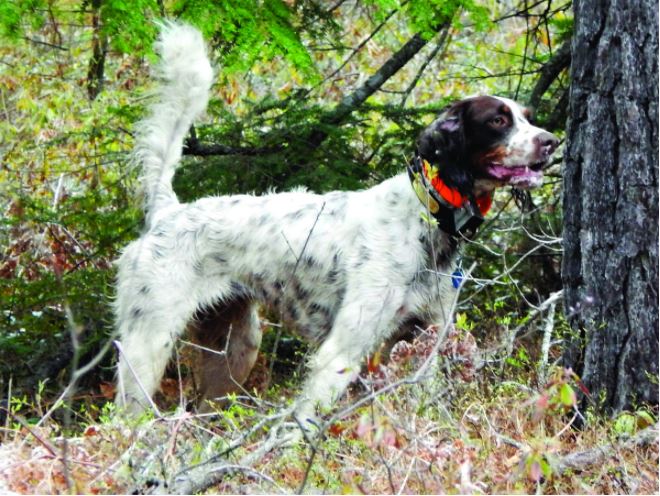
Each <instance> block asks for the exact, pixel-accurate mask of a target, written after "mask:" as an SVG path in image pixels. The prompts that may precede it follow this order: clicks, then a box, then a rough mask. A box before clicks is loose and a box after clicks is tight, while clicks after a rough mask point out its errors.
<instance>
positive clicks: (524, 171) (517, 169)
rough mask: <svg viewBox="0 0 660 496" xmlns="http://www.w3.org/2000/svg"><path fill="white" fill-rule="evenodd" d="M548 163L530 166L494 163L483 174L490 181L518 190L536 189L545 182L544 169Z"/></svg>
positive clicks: (545, 161)
mask: <svg viewBox="0 0 660 496" xmlns="http://www.w3.org/2000/svg"><path fill="white" fill-rule="evenodd" d="M547 163H548V162H547V160H543V161H539V162H534V163H531V164H528V165H503V164H501V163H498V162H492V163H489V164H487V165H486V166H485V167H484V168H483V172H484V174H485V175H486V177H487V178H488V179H493V180H495V181H500V182H503V183H505V184H508V185H511V186H515V187H516V188H523V189H528V188H536V187H538V186H540V185H541V183H542V182H543V169H544V168H545V166H546V165H547Z"/></svg>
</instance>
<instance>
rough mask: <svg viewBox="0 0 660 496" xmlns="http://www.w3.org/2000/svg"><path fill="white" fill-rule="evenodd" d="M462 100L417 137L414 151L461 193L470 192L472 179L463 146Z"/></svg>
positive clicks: (463, 110)
mask: <svg viewBox="0 0 660 496" xmlns="http://www.w3.org/2000/svg"><path fill="white" fill-rule="evenodd" d="M465 105H466V103H465V101H462V102H457V103H455V104H453V105H451V106H450V107H449V108H447V109H446V110H444V111H443V112H442V113H441V114H440V116H439V117H438V118H437V119H436V120H435V121H433V122H432V123H431V125H429V126H428V127H427V128H426V129H424V131H422V133H421V134H420V136H419V138H418V139H417V153H418V154H419V156H420V157H422V158H423V159H425V160H427V161H428V162H429V163H431V164H434V165H437V166H438V170H439V172H440V177H441V178H442V180H443V181H444V182H445V183H446V184H447V185H448V186H450V187H453V188H456V189H458V190H459V191H460V192H461V193H462V194H469V193H471V190H472V186H473V184H474V180H473V178H472V173H471V172H470V164H469V157H468V156H467V151H466V149H465V132H464V122H463V120H464V115H465Z"/></svg>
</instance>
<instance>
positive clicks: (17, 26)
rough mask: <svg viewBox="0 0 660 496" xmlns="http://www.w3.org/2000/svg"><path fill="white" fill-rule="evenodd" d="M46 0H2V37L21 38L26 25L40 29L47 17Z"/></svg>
mask: <svg viewBox="0 0 660 496" xmlns="http://www.w3.org/2000/svg"><path fill="white" fill-rule="evenodd" d="M45 12H46V0H0V39H1V38H3V37H5V38H9V39H11V40H17V39H18V38H20V37H21V36H22V35H23V33H24V32H25V31H24V27H25V25H28V26H29V27H30V28H31V29H39V28H40V27H41V26H42V25H43V23H44V19H45V15H46V14H45Z"/></svg>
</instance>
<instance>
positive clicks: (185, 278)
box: [114, 24, 558, 423]
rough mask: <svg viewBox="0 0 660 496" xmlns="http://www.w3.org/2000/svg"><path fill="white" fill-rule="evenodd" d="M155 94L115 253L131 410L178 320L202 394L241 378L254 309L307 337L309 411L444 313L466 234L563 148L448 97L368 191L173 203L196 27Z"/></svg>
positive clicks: (122, 399) (192, 106) (479, 100)
mask: <svg viewBox="0 0 660 496" xmlns="http://www.w3.org/2000/svg"><path fill="white" fill-rule="evenodd" d="M156 48H157V51H158V52H159V53H160V56H161V61H160V65H159V72H158V73H159V76H160V78H161V79H162V82H161V86H160V89H159V93H158V101H157V103H155V104H154V105H153V106H152V107H151V110H150V114H149V115H148V116H147V117H146V118H145V120H144V121H142V123H141V124H139V126H138V132H137V139H136V157H137V160H138V161H139V162H140V164H141V166H142V176H141V184H142V188H143V190H144V196H145V212H146V229H145V231H144V233H143V234H142V235H141V236H140V238H139V239H138V240H136V241H134V242H132V243H131V244H129V245H128V246H127V247H126V248H125V250H124V251H123V253H122V255H121V257H120V259H119V261H118V275H117V278H118V279H117V298H116V301H115V308H114V309H115V314H116V322H117V328H118V332H119V335H120V341H121V344H122V350H123V351H122V353H121V354H120V357H119V364H118V388H117V402H118V403H119V404H120V405H124V406H126V407H129V408H132V409H137V410H140V409H142V408H145V406H146V405H148V401H149V400H148V398H147V396H150V395H152V394H153V393H154V392H155V391H156V390H157V388H158V385H159V381H160V379H161V376H162V375H163V373H164V369H165V367H166V364H167V362H168V360H169V358H170V356H171V354H172V351H173V347H174V343H175V340H176V339H177V337H179V336H180V335H181V334H182V333H184V331H185V330H186V329H189V330H192V332H193V334H194V335H195V336H196V338H197V340H198V341H199V342H200V343H201V344H202V345H203V346H205V347H206V348H208V349H210V350H218V352H217V353H214V352H211V351H208V352H204V354H203V356H202V360H201V369H202V371H203V373H202V374H203V375H202V378H201V385H200V389H201V392H202V395H203V397H204V398H207V399H213V398H219V397H222V396H223V395H225V394H227V393H228V392H230V391H235V390H236V389H237V388H238V387H240V385H241V384H242V383H243V381H245V379H246V378H247V376H248V374H249V372H250V370H251V368H252V366H253V365H254V363H255V360H256V357H257V352H258V349H259V345H260V342H261V328H260V321H259V316H258V313H257V310H258V306H259V305H264V306H266V307H268V308H270V309H272V310H274V311H276V312H278V313H279V314H280V315H281V319H282V321H283V322H284V323H285V324H287V325H288V326H290V327H291V328H293V329H295V330H297V332H298V333H299V334H300V335H301V336H302V337H304V338H306V339H308V340H309V341H311V342H312V343H314V344H316V345H317V349H316V351H315V353H314V354H313V356H312V357H311V359H310V360H309V363H308V368H309V372H308V377H307V379H306V382H305V384H304V386H303V390H302V393H301V394H300V397H299V398H298V400H297V402H296V407H295V415H296V418H297V419H302V420H301V421H302V422H303V423H305V422H313V419H314V418H316V415H317V408H326V407H330V406H331V405H332V404H333V402H334V401H335V400H336V399H337V398H338V397H339V396H340V395H341V394H342V393H343V392H344V390H345V389H346V388H347V386H348V385H349V383H350V382H351V380H352V378H354V377H355V374H356V373H357V372H358V371H359V369H360V364H361V361H362V359H363V358H364V357H365V356H367V355H368V354H369V353H370V352H372V351H373V350H375V349H376V347H377V346H378V345H380V344H381V343H383V342H384V341H385V340H386V339H388V338H390V337H391V336H393V335H396V334H397V333H399V332H402V331H403V330H406V329H410V328H412V327H422V328H424V327H426V326H427V325H430V324H437V325H440V326H443V325H445V324H447V323H449V322H451V318H452V317H451V307H452V300H453V299H454V296H455V294H456V293H455V291H456V290H455V289H454V287H453V285H452V277H451V273H452V272H453V268H454V263H455V260H456V257H457V253H458V250H459V246H460V244H461V241H462V239H463V238H465V237H469V236H470V235H472V234H473V233H474V231H475V230H476V229H477V228H478V226H479V224H480V223H481V222H482V221H483V216H484V215H485V213H486V212H487V210H488V208H489V207H490V203H491V199H492V194H493V190H494V189H495V188H497V187H501V186H506V185H513V186H516V187H518V188H532V187H536V186H538V185H539V184H540V183H541V181H542V177H543V169H544V167H546V166H547V164H548V162H549V159H550V156H551V155H552V153H553V151H554V150H555V149H556V147H557V145H558V140H557V138H556V137H555V136H553V135H552V134H550V133H548V132H546V131H544V130H543V129H540V128H538V127H535V126H533V125H532V124H530V122H529V120H528V118H527V117H528V114H527V113H526V110H525V109H523V108H522V107H521V106H519V105H518V104H516V103H515V102H513V101H511V100H509V99H506V98H500V97H492V96H479V97H472V98H467V99H464V100H461V101H458V102H456V103H454V104H452V105H450V106H449V107H448V108H447V109H446V110H444V111H443V112H442V113H441V114H440V115H439V116H438V118H437V119H436V120H435V121H434V122H433V123H431V124H430V125H429V126H428V127H427V128H426V129H425V130H424V131H423V132H422V133H421V135H420V137H419V139H418V141H417V143H416V153H415V156H414V158H413V159H412V160H411V162H410V163H409V164H408V166H407V170H406V171H405V172H403V173H401V174H399V175H397V176H395V177H392V178H390V179H387V180H386V181H384V182H382V183H380V184H377V185H375V186H373V187H371V188H369V189H365V190H362V191H355V192H331V193H327V194H313V193H310V192H306V191H303V190H296V191H291V192H285V193H278V194H275V193H271V194H265V195H263V196H255V195H231V196H221V197H210V198H202V199H200V200H197V201H195V202H193V203H189V204H181V203H179V201H178V200H177V197H176V195H175V193H174V191H173V189H172V177H173V175H174V171H175V168H176V166H177V164H178V163H179V160H180V158H181V153H182V148H183V146H184V139H185V136H186V134H187V132H188V130H189V128H190V126H191V125H192V123H193V121H194V120H195V119H196V118H197V117H198V116H199V115H200V114H201V113H203V112H204V110H205V108H206V105H207V101H208V99H209V91H210V87H211V83H212V81H213V71H212V69H211V65H210V63H209V60H208V57H207V54H206V49H205V44H204V41H203V39H202V37H201V35H200V34H199V32H197V31H196V30H195V29H194V28H192V27H190V26H187V25H182V24H169V25H167V26H165V27H164V29H163V31H162V33H161V36H160V38H159V41H158V42H157V44H156Z"/></svg>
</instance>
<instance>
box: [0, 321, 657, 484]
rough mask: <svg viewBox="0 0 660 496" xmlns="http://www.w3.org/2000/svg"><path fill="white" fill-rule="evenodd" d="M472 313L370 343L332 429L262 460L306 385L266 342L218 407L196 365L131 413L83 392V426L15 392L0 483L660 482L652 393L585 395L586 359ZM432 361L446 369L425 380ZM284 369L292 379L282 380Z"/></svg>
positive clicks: (1, 451)
mask: <svg viewBox="0 0 660 496" xmlns="http://www.w3.org/2000/svg"><path fill="white" fill-rule="evenodd" d="M469 327H471V325H470V324H469V323H468V322H467V321H466V320H465V318H461V316H459V318H458V323H457V325H456V326H455V327H454V328H452V329H450V331H449V334H448V337H447V339H446V341H445V342H444V344H443V345H442V346H440V347H439V349H438V347H435V348H434V344H435V337H436V331H437V330H436V329H434V328H430V329H429V330H427V331H426V332H424V333H422V334H421V335H420V336H418V337H417V338H415V340H414V341H412V342H405V341H402V342H400V343H398V344H397V345H395V347H394V348H393V349H392V351H391V353H390V357H389V360H381V359H380V357H379V356H378V355H377V356H375V357H371V359H370V360H369V361H368V362H367V363H366V364H365V367H364V370H363V373H362V374H361V375H360V377H359V379H358V380H357V381H356V383H355V384H354V385H353V387H352V388H351V390H350V392H349V394H348V396H347V397H346V398H344V399H343V400H342V401H341V403H340V404H339V405H338V406H337V409H336V410H335V411H333V412H328V415H327V416H326V418H330V419H331V421H330V422H329V423H328V424H327V425H325V426H324V432H323V435H322V436H321V437H319V438H317V439H315V440H313V441H311V442H301V443H299V444H296V445H294V446H292V447H284V448H276V449H274V450H272V451H270V452H267V453H264V454H263V456H259V458H258V459H256V460H255V461H254V462H253V463H250V464H246V463H245V460H246V459H248V458H249V457H250V454H254V453H258V452H259V449H260V448H261V447H262V446H263V443H264V442H265V440H266V439H267V437H268V434H269V430H270V429H271V428H272V427H273V425H274V422H275V420H274V419H276V418H278V415H281V413H280V412H281V411H282V408H283V407H284V406H285V404H286V401H287V400H286V398H292V397H293V396H294V395H295V388H296V385H297V379H291V380H286V375H285V374H284V372H285V371H286V370H287V369H286V367H283V366H282V365H281V364H280V365H279V366H278V367H279V369H278V368H277V367H275V368H271V367H270V363H269V362H270V361H269V360H268V359H267V358H266V355H264V357H263V358H262V359H261V360H260V361H259V363H258V365H257V367H256V368H255V372H254V374H253V376H252V378H251V379H250V381H249V382H248V385H247V388H249V389H247V390H246V391H245V394H241V395H235V396H233V397H232V398H231V404H230V406H229V407H228V408H226V409H223V410H218V411H217V412H216V413H214V414H211V415H205V416H202V415H195V414H193V413H190V412H186V411H185V409H183V408H181V407H180V406H181V405H182V404H185V401H184V402H183V403H181V399H180V398H181V395H182V394H183V395H184V396H185V395H186V394H188V392H187V391H186V389H187V388H189V384H188V385H186V379H184V380H183V381H182V384H183V386H184V387H183V391H181V390H180V389H179V388H178V387H177V386H178V384H177V385H172V384H170V386H171V388H170V389H169V390H168V388H167V387H166V388H164V391H165V396H164V397H163V398H161V406H167V405H168V404H169V406H170V407H171V408H176V406H177V404H178V405H179V408H178V409H176V410H175V411H173V412H172V413H169V414H166V415H163V416H155V415H154V414H153V413H146V414H145V415H144V416H143V417H142V418H140V419H136V420H133V421H129V420H126V417H125V416H124V415H122V412H117V411H116V409H115V406H114V404H113V403H112V402H109V401H108V402H105V403H103V404H101V406H95V405H86V406H84V407H80V406H78V407H77V408H78V410H77V411H76V412H74V413H75V415H76V418H77V422H76V423H75V426H76V430H72V429H71V428H70V427H68V426H66V425H64V424H63V423H61V422H58V421H57V420H55V419H54V418H53V417H52V416H51V413H50V411H49V409H48V408H47V407H48V406H49V405H46V404H39V403H40V402H42V401H44V402H45V400H44V399H43V398H42V397H40V396H39V395H36V396H35V398H34V399H27V398H11V399H10V400H9V404H10V410H11V412H10V413H9V414H8V415H6V416H5V419H4V428H3V430H2V440H3V443H2V445H1V446H0V491H13V492H16V493H22V494H39V493H71V492H74V493H94V494H110V493H126V492H132V491H136V490H137V491H140V492H143V491H147V492H149V491H165V492H169V491H172V490H175V489H176V488H177V487H180V486H177V481H180V480H181V478H182V477H186V476H187V474H190V473H191V472H190V469H194V470H197V471H198V472H199V471H200V469H201V471H202V472H204V467H205V466H208V467H209V471H212V470H219V469H218V467H221V470H222V471H223V473H222V476H221V477H218V478H217V479H216V480H215V483H214V484H213V485H211V486H209V487H207V489H208V490H209V491H210V492H219V493H234V494H236V493H246V494H248V493H249V494H254V493H280V492H287V493H289V492H296V493H298V492H300V493H329V494H340V493H341V494H346V493H361V494H369V493H382V494H395V493H396V494H401V493H419V494H441V493H449V494H458V493H461V494H466V493H471V494H474V493H479V494H480V493H489V494H492V493H547V494H573V493H580V494H621V493H636V494H650V493H656V492H657V491H658V477H657V468H658V446H657V425H654V424H655V422H656V420H655V417H656V415H657V412H652V411H650V410H648V409H644V408H641V407H640V408H639V409H638V410H636V411H634V412H627V413H624V414H622V415H620V416H619V417H617V418H615V419H607V418H605V417H604V416H601V415H600V414H599V413H597V411H598V408H597V406H598V405H597V401H596V400H593V402H592V403H593V405H592V407H590V408H589V409H587V411H579V410H578V408H577V405H578V402H577V397H578V396H579V395H581V394H584V393H583V392H582V391H581V390H582V389H584V388H583V386H581V383H580V380H579V378H578V377H577V376H576V375H575V374H574V373H573V372H572V371H571V370H569V369H563V368H561V367H557V366H554V367H549V368H548V369H547V371H546V372H545V373H544V374H542V373H541V371H540V368H539V363H538V362H535V361H533V360H531V359H525V358H524V357H529V356H531V354H530V353H529V351H525V350H524V348H522V347H521V346H520V343H518V344H517V349H516V350H514V353H513V354H512V356H516V357H518V358H516V359H514V360H506V359H501V358H502V356H501V354H500V355H499V356H498V354H497V353H496V352H493V351H492V350H490V352H488V351H487V350H486V349H485V348H484V346H486V343H483V342H482V343H479V346H478V345H477V342H476V340H475V339H474V337H473V333H471V332H470V331H469V330H468V329H467V328H469ZM434 351H437V354H436V355H433V359H432V360H430V361H429V362H428V363H426V359H427V358H428V357H429V354H430V353H434ZM297 352H300V351H297ZM181 356H182V357H183V358H182V360H184V361H185V360H186V356H185V353H183V354H181ZM425 363H426V366H428V364H429V363H430V364H432V365H433V366H431V367H429V371H431V372H429V373H426V374H422V375H421V376H420V377H419V378H418V380H417V379H416V380H410V378H414V377H415V374H416V372H417V371H418V370H419V369H420V367H424V366H425ZM435 365H437V366H438V367H435ZM179 370H182V368H181V367H179ZM273 370H275V372H274V374H275V375H276V376H277V377H272V378H274V379H276V381H277V384H280V386H277V385H273V384H274V383H275V381H272V383H271V382H270V381H269V380H268V379H269V377H271V376H269V374H270V373H271V372H272V371H273ZM289 370H290V369H289ZM169 380H170V381H172V379H169ZM393 384H394V385H398V387H391V386H392V385H393ZM381 388H386V389H387V391H386V392H384V393H379V390H380V389H381ZM168 391H169V394H168ZM365 398H366V401H364V399H365ZM360 399H362V400H363V401H362V402H361V404H360V403H358V402H359V400H360ZM356 403H357V404H359V406H358V407H357V408H352V407H351V405H355V404H356ZM50 406H53V405H50ZM54 406H55V407H59V408H67V407H66V405H54ZM38 412H40V415H39V416H37V413H38ZM337 412H339V413H337ZM342 412H343V413H342ZM83 419H86V421H82V420H83ZM72 425H74V424H72ZM201 487H204V486H203V485H202V486H201Z"/></svg>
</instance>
